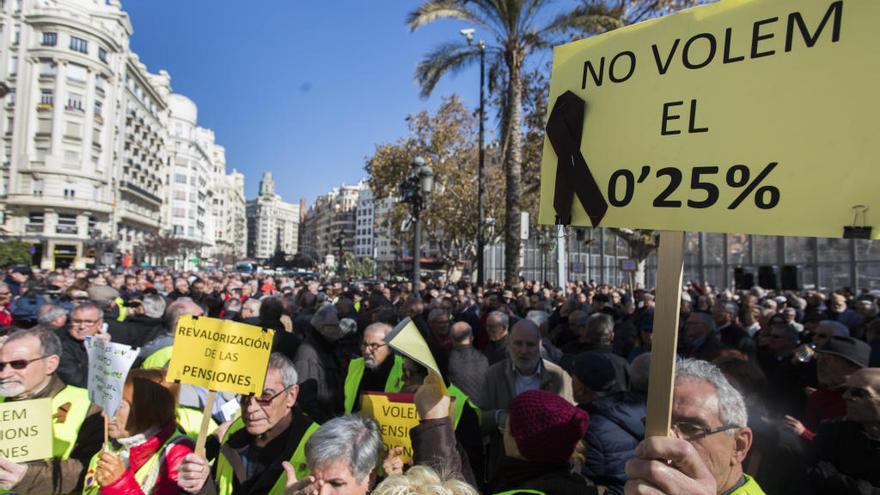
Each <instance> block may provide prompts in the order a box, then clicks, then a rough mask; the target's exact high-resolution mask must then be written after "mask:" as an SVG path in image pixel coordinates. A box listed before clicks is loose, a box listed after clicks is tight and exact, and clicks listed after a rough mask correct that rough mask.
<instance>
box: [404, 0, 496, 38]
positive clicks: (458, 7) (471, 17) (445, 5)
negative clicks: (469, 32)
mask: <svg viewBox="0 0 880 495" xmlns="http://www.w3.org/2000/svg"><path fill="white" fill-rule="evenodd" d="M440 19H456V20H460V21H465V22H469V23H471V24H477V25H480V26H485V27H488V25H487V22H486V19H484V18H483V16H482V15H480V14H478V13H477V12H474V11H473V10H472V9H469V8H468V6H467V5H466V4H465V2H462V1H459V0H430V1H428V2H425V3H423V4H422V5H420V6H419V7H418V8H417V9H416V10H414V11H412V12H410V13H409V14H408V15H407V18H406V24H407V25H408V26H409V28H410V30H411V31H415V30H416V29H418V28H420V27H422V26H424V25H426V24H430V23H432V22H434V21H438V20H440Z"/></svg>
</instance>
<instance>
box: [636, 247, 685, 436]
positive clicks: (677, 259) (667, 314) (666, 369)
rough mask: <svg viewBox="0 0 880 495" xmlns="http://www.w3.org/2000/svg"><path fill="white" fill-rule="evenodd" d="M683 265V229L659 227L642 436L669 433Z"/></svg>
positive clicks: (665, 434)
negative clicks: (667, 229) (662, 228)
mask: <svg viewBox="0 0 880 495" xmlns="http://www.w3.org/2000/svg"><path fill="white" fill-rule="evenodd" d="M683 269H684V232H670V231H661V232H660V247H659V248H658V252H657V285H656V287H657V294H656V304H655V307H654V338H653V343H652V344H651V373H650V382H649V387H648V415H647V418H646V420H645V436H646V437H648V436H663V437H665V436H667V435H669V434H670V430H669V423H670V420H671V418H672V387H673V384H674V382H675V351H676V348H677V345H678V311H679V307H680V305H681V277H682V271H683Z"/></svg>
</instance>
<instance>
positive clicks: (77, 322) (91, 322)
mask: <svg viewBox="0 0 880 495" xmlns="http://www.w3.org/2000/svg"><path fill="white" fill-rule="evenodd" d="M95 323H98V320H70V324H71V325H86V326H88V325H94V324H95Z"/></svg>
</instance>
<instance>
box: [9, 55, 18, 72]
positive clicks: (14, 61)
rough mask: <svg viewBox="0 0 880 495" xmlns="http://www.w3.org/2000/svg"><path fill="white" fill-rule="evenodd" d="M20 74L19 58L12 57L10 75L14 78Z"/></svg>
mask: <svg viewBox="0 0 880 495" xmlns="http://www.w3.org/2000/svg"><path fill="white" fill-rule="evenodd" d="M16 74H18V57H11V58H10V59H9V75H10V76H14V75H16Z"/></svg>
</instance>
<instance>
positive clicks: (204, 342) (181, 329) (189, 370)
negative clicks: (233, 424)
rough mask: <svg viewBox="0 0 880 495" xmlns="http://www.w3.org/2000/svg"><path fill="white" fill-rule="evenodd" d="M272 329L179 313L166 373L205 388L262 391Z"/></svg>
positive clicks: (250, 392) (242, 391)
mask: <svg viewBox="0 0 880 495" xmlns="http://www.w3.org/2000/svg"><path fill="white" fill-rule="evenodd" d="M274 335H275V331H274V330H271V329H265V330H264V329H262V328H260V327H255V326H252V325H245V324H244V323H237V322H234V321H229V320H220V319H216V318H207V317H204V316H200V317H198V318H195V317H192V316H190V315H184V316H181V317H180V319H179V320H178V322H177V329H176V330H175V333H174V347H173V348H172V351H171V362H170V363H169V364H168V377H169V379H171V380H178V381H180V382H181V383H189V384H192V385H198V386H200V387H204V388H207V389H209V390H222V391H226V392H233V393H237V394H256V395H259V394H260V393H262V391H263V381H264V380H265V379H266V367H267V365H268V363H269V354H270V353H271V351H272V338H273V337H274Z"/></svg>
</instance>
